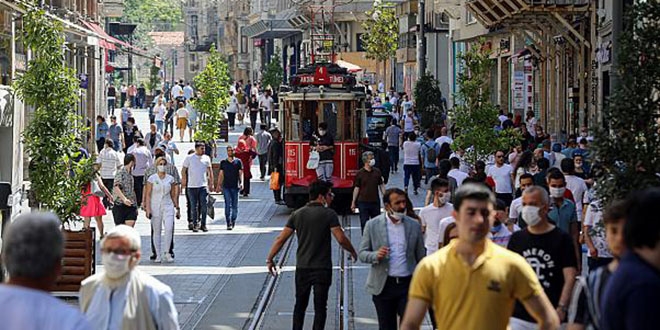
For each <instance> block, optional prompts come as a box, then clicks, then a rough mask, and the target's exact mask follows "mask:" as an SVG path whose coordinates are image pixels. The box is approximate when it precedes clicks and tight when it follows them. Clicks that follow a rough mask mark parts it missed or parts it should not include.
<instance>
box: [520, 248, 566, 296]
mask: <svg viewBox="0 0 660 330" xmlns="http://www.w3.org/2000/svg"><path fill="white" fill-rule="evenodd" d="M522 256H523V257H524V258H525V259H526V260H527V263H528V264H529V265H530V266H532V269H534V272H536V276H537V277H538V278H539V282H541V285H543V288H544V289H549V288H550V280H551V279H552V278H553V277H554V276H558V275H559V276H563V275H562V273H561V272H559V274H557V272H556V271H555V261H554V260H552V256H551V255H550V254H549V253H546V252H545V251H544V250H543V249H539V248H535V247H533V248H528V249H526V250H523V251H522Z"/></svg>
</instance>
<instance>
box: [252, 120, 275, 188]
mask: <svg viewBox="0 0 660 330" xmlns="http://www.w3.org/2000/svg"><path fill="white" fill-rule="evenodd" d="M259 128H260V130H259V132H258V133H257V134H255V135H254V137H255V138H256V139H257V155H258V156H259V170H260V171H261V176H260V179H261V180H262V181H263V180H264V178H265V177H266V163H268V147H269V146H270V142H271V141H273V137H272V136H271V135H270V133H268V129H267V128H268V126H267V125H266V124H261V126H260V127H259Z"/></svg>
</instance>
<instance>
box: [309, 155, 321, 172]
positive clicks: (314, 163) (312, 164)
mask: <svg viewBox="0 0 660 330" xmlns="http://www.w3.org/2000/svg"><path fill="white" fill-rule="evenodd" d="M320 158H321V157H320V156H319V152H318V151H316V150H312V151H310V152H309V160H307V169H308V170H315V169H317V168H318V167H319V161H320Z"/></svg>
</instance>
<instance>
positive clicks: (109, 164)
mask: <svg viewBox="0 0 660 330" xmlns="http://www.w3.org/2000/svg"><path fill="white" fill-rule="evenodd" d="M114 145H115V142H114V141H113V140H112V139H107V140H105V147H104V148H103V149H102V150H101V152H99V156H98V158H97V159H96V162H97V163H98V164H99V165H101V170H100V174H101V179H102V180H103V185H104V186H106V187H110V189H112V188H111V187H114V181H115V174H117V170H118V169H120V168H121V165H122V164H121V160H120V159H119V154H118V153H117V152H116V151H115V150H114ZM103 205H104V206H105V207H106V208H108V207H110V206H111V205H112V201H110V200H108V199H107V198H105V197H104V198H103Z"/></svg>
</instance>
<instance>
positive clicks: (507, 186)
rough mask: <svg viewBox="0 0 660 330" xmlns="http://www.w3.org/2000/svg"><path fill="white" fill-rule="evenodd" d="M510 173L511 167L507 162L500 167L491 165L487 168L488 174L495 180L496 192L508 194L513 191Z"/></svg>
mask: <svg viewBox="0 0 660 330" xmlns="http://www.w3.org/2000/svg"><path fill="white" fill-rule="evenodd" d="M511 173H513V167H511V165H508V164H503V165H502V166H501V167H497V165H493V166H491V167H490V168H489V169H488V176H490V177H492V178H493V180H495V192H496V193H498V194H510V193H512V192H513V188H512V187H513V186H512V184H511V183H512V182H511V180H512V179H511Z"/></svg>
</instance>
